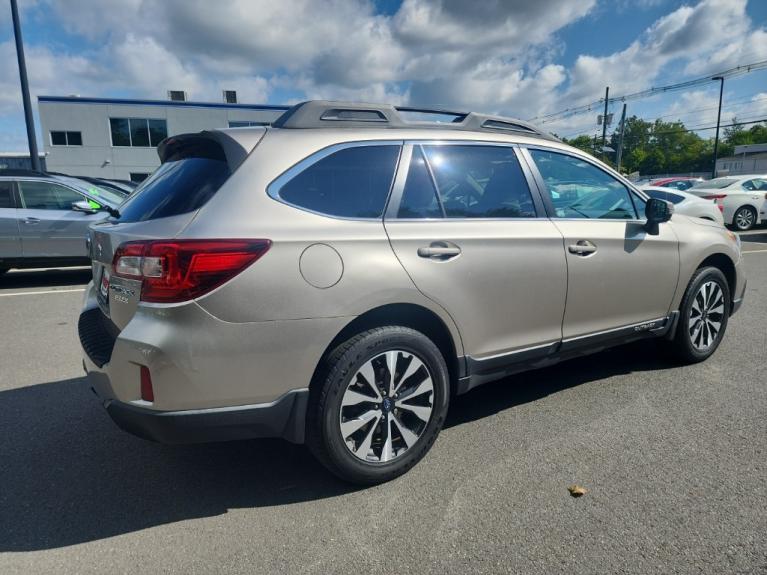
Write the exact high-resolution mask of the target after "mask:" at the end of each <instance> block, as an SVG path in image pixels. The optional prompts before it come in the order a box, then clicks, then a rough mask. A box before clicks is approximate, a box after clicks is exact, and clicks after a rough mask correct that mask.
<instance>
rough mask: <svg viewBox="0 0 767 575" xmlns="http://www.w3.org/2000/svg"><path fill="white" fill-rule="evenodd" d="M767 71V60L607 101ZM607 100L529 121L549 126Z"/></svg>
mask: <svg viewBox="0 0 767 575" xmlns="http://www.w3.org/2000/svg"><path fill="white" fill-rule="evenodd" d="M763 69H767V60H761V61H759V62H754V63H752V64H745V65H742V66H736V67H734V68H730V69H729V70H725V71H724V72H719V73H715V74H711V75H707V76H703V77H700V78H696V79H694V80H687V81H685V82H679V83H677V84H669V85H667V86H659V87H654V88H648V89H647V90H641V91H639V92H634V93H632V94H626V95H624V96H614V97H612V98H608V99H607V103H608V104H610V103H614V102H628V101H631V100H639V99H642V98H648V97H650V96H655V95H656V94H664V93H667V92H677V91H680V90H686V89H688V88H692V87H694V86H701V85H703V84H708V83H709V82H711V81H712V80H711V78H712V77H714V76H717V77H718V76H721V77H723V78H732V77H735V76H742V75H744V74H750V73H751V72H754V71H756V70H763ZM604 103H605V99H604V98H600V99H599V100H597V101H595V102H591V103H590V104H584V105H582V106H576V107H573V108H565V109H564V110H560V111H558V112H552V113H551V114H544V115H542V116H536V117H535V118H531V119H530V120H528V121H531V122H537V123H538V124H547V123H549V122H553V121H554V120H559V119H564V118H569V117H571V116H576V115H579V114H584V113H586V112H590V111H593V109H594V106H598V105H599V106H601V105H604Z"/></svg>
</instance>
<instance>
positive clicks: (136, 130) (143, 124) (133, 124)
mask: <svg viewBox="0 0 767 575" xmlns="http://www.w3.org/2000/svg"><path fill="white" fill-rule="evenodd" d="M129 122H130V139H131V146H141V147H144V146H146V147H149V128H148V127H147V121H146V120H136V119H131V120H129Z"/></svg>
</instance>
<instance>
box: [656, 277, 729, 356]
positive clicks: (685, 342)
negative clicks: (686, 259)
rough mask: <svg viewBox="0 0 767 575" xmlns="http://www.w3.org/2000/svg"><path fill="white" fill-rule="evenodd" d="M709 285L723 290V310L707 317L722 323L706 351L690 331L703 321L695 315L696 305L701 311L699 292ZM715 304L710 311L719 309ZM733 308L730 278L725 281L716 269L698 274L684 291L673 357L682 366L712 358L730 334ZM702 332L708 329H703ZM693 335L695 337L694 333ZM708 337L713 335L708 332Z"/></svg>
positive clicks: (672, 349)
mask: <svg viewBox="0 0 767 575" xmlns="http://www.w3.org/2000/svg"><path fill="white" fill-rule="evenodd" d="M709 282H713V283H715V284H716V285H717V286H718V287H719V289H720V290H721V294H722V299H723V302H722V305H723V310H722V313H721V314H714V313H712V312H711V311H708V312H707V314H711V316H710V317H711V319H712V320H713V321H715V322H716V321H718V322H719V323H720V329H719V330H718V331H717V332H716V335H715V336H714V338H713V341H712V343H711V344H710V345H709V346H707V347H705V349H701V348H700V347H698V346H696V344H695V342H694V341H693V334H691V333H690V332H691V327H692V328H695V327H696V326H697V325H698V323H700V321H701V320H700V319H699V318H698V314H696V313H695V312H694V311H693V305H696V307H698V308H700V307H701V302H702V299H698V300H697V301H696V298H702V297H703V296H701V295H699V294H700V290H701V288H702V286H704V285H706V284H708V283H709ZM716 303H717V302H716V301H714V302H712V304H711V306H710V307H709V310H713V309H716V306H715V305H714V304H716ZM731 307H732V299H731V297H730V287H729V285H728V284H727V278H725V277H724V274H723V273H722V272H721V270H719V269H718V268H715V267H705V268H700V269H699V270H697V271H696V272H695V274H694V275H693V276H692V279H691V280H690V283H689V285H688V286H687V289H686V290H685V293H684V297H683V298H682V305H681V306H680V308H679V322H678V324H677V327H676V334H675V335H674V339H673V341H672V342H671V351H672V353H673V355H674V357H675V358H676V359H678V360H679V361H681V362H683V363H698V362H700V361H705V360H706V359H708V358H709V357H711V356H712V355H713V353H714V352H715V351H716V349H717V348H718V347H719V344H720V343H721V341H722V338H723V337H724V334H725V332H726V331H727V322H728V320H729V317H730V310H731ZM704 319H705V317H704ZM703 329H708V328H707V327H706V326H704V327H703ZM693 333H695V331H694V329H693ZM708 333H711V332H710V331H709V332H708ZM699 335H700V337H703V335H702V334H699Z"/></svg>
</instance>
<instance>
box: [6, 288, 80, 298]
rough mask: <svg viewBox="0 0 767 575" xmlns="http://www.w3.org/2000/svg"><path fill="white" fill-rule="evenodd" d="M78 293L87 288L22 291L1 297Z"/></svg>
mask: <svg viewBox="0 0 767 575" xmlns="http://www.w3.org/2000/svg"><path fill="white" fill-rule="evenodd" d="M78 291H80V292H82V291H85V288H77V289H51V290H45V291H20V292H14V293H0V297H11V296H15V295H45V294H49V293H73V292H78Z"/></svg>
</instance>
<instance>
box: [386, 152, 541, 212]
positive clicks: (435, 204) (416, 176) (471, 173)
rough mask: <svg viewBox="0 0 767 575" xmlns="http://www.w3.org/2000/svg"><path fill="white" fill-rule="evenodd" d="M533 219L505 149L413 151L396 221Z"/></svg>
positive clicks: (524, 189)
mask: <svg viewBox="0 0 767 575" xmlns="http://www.w3.org/2000/svg"><path fill="white" fill-rule="evenodd" d="M443 216H444V217H446V218H534V217H536V213H535V205H534V203H533V198H532V195H531V194H530V189H529V187H528V185H527V180H526V178H525V175H524V172H523V171H522V168H521V166H520V165H519V161H518V160H517V157H516V154H515V152H514V149H513V148H511V147H509V146H483V145H466V146H464V145H442V146H440V145H433V146H430V145H424V146H414V148H413V156H412V159H411V162H410V168H409V171H408V177H407V180H406V183H405V189H404V191H403V194H402V201H401V203H400V207H399V212H398V217H400V218H434V217H443Z"/></svg>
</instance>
